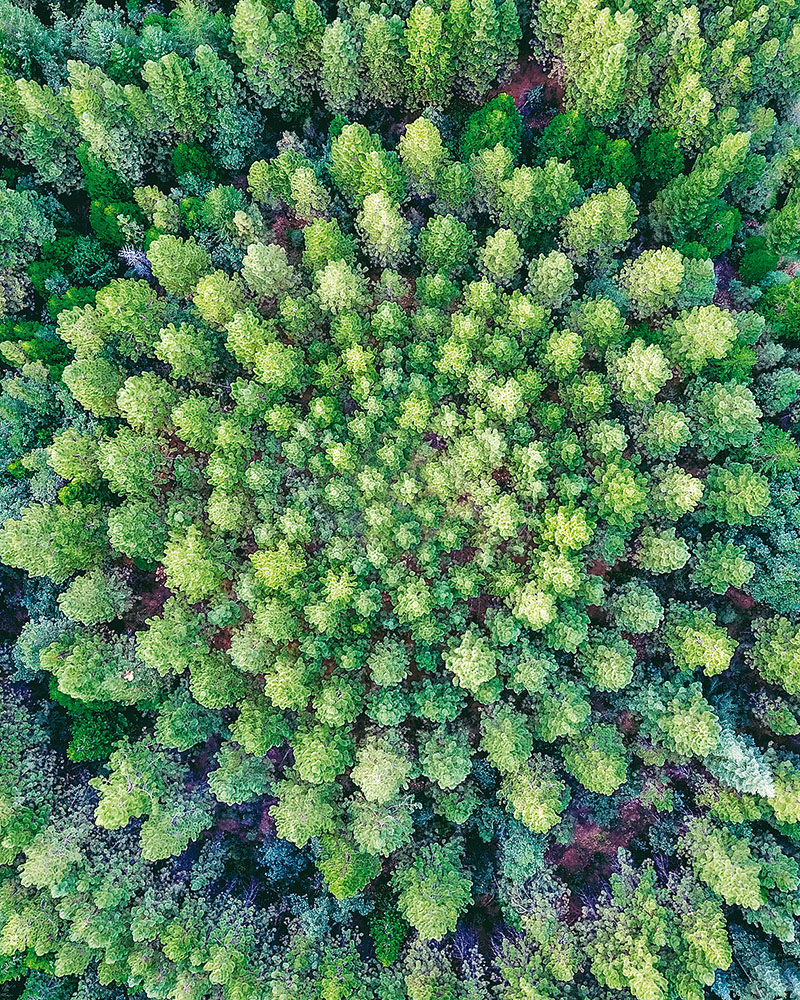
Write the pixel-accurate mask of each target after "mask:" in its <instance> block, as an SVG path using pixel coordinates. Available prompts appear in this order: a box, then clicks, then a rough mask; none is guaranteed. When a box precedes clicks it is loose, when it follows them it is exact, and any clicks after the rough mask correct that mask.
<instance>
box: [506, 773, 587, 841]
mask: <svg viewBox="0 0 800 1000" xmlns="http://www.w3.org/2000/svg"><path fill="white" fill-rule="evenodd" d="M499 795H500V798H501V799H503V800H504V801H506V802H507V803H508V805H509V807H510V810H511V812H512V813H513V815H514V818H515V819H518V820H519V821H520V822H521V823H524V824H525V826H526V827H527V828H528V829H529V830H532V831H533V832H534V833H546V832H547V831H548V830H549V829H550V828H551V827H553V826H555V825H556V824H557V823H559V822H560V820H561V810H562V809H564V808H565V806H566V805H567V803H568V802H569V797H570V796H569V790H568V788H567V786H566V784H565V783H564V782H563V781H560V780H559V779H558V777H557V776H556V774H555V771H554V769H553V767H552V765H551V764H550V763H549V762H548V761H547V760H546V759H545V758H544V757H542V756H541V755H539V754H533V756H532V757H531V758H530V759H529V760H528V761H526V762H525V764H524V765H523V766H522V767H521V768H520V769H519V770H518V771H515V772H514V773H513V774H509V775H508V776H506V777H505V778H504V779H503V782H502V784H501V785H500V790H499Z"/></svg>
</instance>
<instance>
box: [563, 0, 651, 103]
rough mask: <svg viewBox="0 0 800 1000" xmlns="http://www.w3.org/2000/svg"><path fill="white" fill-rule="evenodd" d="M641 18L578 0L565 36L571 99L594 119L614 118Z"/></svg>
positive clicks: (630, 67) (594, 1) (591, 0)
mask: <svg viewBox="0 0 800 1000" xmlns="http://www.w3.org/2000/svg"><path fill="white" fill-rule="evenodd" d="M639 27H640V22H639V18H638V17H637V16H636V13H635V12H634V11H632V10H630V11H624V12H623V11H616V12H615V13H613V14H612V13H611V11H610V10H609V9H608V8H607V7H601V6H600V4H599V3H597V0H580V2H579V3H578V4H576V6H575V10H574V13H573V14H572V17H571V18H570V19H569V21H568V23H567V25H566V27H565V30H564V35H563V59H564V67H565V70H566V76H567V85H568V93H569V98H568V99H569V101H570V104H571V106H572V107H574V108H575V109H576V110H577V111H579V112H580V113H581V114H585V115H586V116H587V118H589V119H590V120H591V121H594V122H595V123H602V122H606V121H613V119H614V118H615V117H616V116H617V115H618V114H619V110H620V105H621V103H622V101H623V96H624V94H625V90H626V87H627V84H628V78H629V76H630V75H631V73H632V71H633V69H634V57H635V47H636V43H637V42H638V40H639Z"/></svg>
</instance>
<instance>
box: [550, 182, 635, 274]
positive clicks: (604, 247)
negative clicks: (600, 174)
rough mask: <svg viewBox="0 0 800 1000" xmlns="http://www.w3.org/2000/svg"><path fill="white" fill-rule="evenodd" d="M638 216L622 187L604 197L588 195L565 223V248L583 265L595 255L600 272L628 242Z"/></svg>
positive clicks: (614, 189)
mask: <svg viewBox="0 0 800 1000" xmlns="http://www.w3.org/2000/svg"><path fill="white" fill-rule="evenodd" d="M638 214H639V213H638V210H637V208H636V205H635V204H634V202H633V199H632V198H631V196H630V194H628V191H627V190H626V189H625V188H624V187H623V186H622V184H618V185H617V186H616V187H614V188H611V190H610V191H607V192H605V193H604V194H593V195H590V197H589V198H587V199H586V201H585V202H584V203H583V204H582V205H579V206H578V207H577V208H573V209H572V210H571V211H570V212H569V214H568V215H567V216H566V218H565V219H564V223H563V233H564V242H565V245H566V246H567V247H568V248H569V249H571V250H572V251H573V253H574V255H575V258H576V260H578V261H584V262H585V261H587V260H589V259H590V256H591V255H595V256H596V259H597V262H598V266H599V267H601V268H602V267H603V266H605V264H606V262H607V261H608V260H609V259H610V257H611V255H612V254H613V252H614V251H615V250H617V249H620V248H621V247H623V246H624V245H625V244H626V243H627V242H628V240H630V239H631V237H632V236H633V223H634V222H635V221H636V218H637V216H638Z"/></svg>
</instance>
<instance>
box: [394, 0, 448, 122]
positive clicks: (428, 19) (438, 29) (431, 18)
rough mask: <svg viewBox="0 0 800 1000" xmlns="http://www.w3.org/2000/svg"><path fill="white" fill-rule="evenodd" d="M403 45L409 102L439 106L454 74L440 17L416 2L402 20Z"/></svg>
mask: <svg viewBox="0 0 800 1000" xmlns="http://www.w3.org/2000/svg"><path fill="white" fill-rule="evenodd" d="M405 43H406V45H407V47H408V62H407V64H406V67H407V68H406V74H407V75H406V85H407V87H408V91H409V94H410V95H411V97H412V99H413V100H414V101H416V102H417V103H419V104H443V103H444V102H445V98H446V97H447V94H448V93H449V91H450V88H451V86H452V82H453V78H454V75H455V67H454V65H453V58H452V52H451V47H450V46H451V43H450V39H449V38H448V33H447V27H446V23H445V19H444V17H443V16H442V15H441V14H439V13H437V12H436V11H435V10H434V8H433V7H431V6H429V5H428V4H426V3H424V2H423V0H417V3H415V4H414V6H413V7H412V8H411V13H410V14H409V15H408V20H407V21H406V33H405Z"/></svg>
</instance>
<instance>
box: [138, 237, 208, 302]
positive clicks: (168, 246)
mask: <svg viewBox="0 0 800 1000" xmlns="http://www.w3.org/2000/svg"><path fill="white" fill-rule="evenodd" d="M147 258H148V260H149V261H150V265H151V267H152V268H153V274H154V275H155V276H156V278H158V280H159V281H160V282H161V284H162V285H163V286H164V288H165V289H166V290H167V291H168V292H172V294H173V295H181V296H184V297H185V296H187V295H188V294H189V293H190V292H191V291H192V290H193V289H194V286H195V285H196V284H197V282H198V281H199V280H200V278H202V277H203V275H204V274H208V272H209V271H210V269H211V258H210V257H209V256H208V252H207V251H206V250H204V249H203V247H201V246H199V245H198V243H197V241H196V240H194V239H193V238H190V239H188V240H182V239H180V238H179V237H177V236H159V237H158V239H156V240H153V242H152V243H151V244H150V246H149V247H148V250H147Z"/></svg>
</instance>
